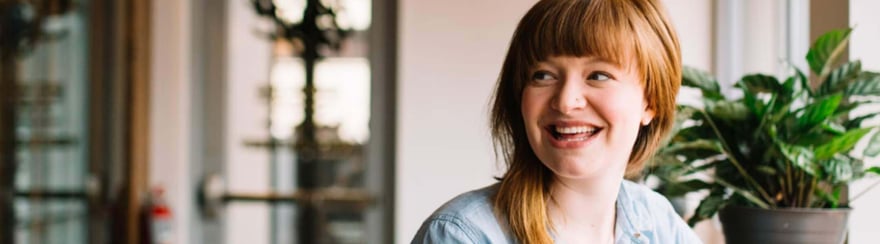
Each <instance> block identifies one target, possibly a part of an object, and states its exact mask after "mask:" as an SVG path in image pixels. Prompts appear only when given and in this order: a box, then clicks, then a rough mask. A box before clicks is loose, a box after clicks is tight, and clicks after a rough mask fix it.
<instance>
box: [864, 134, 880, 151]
mask: <svg viewBox="0 0 880 244" xmlns="http://www.w3.org/2000/svg"><path fill="white" fill-rule="evenodd" d="M878 154H880V132H877V133H874V136H872V137H871V140H870V141H868V146H867V147H865V152H864V155H865V156H868V157H876V156H877V155H878Z"/></svg>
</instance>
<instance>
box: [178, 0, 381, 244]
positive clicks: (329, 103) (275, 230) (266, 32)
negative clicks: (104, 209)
mask: <svg viewBox="0 0 880 244" xmlns="http://www.w3.org/2000/svg"><path fill="white" fill-rule="evenodd" d="M224 2H225V4H222V5H217V4H216V2H211V4H207V1H195V2H193V3H194V6H193V7H192V9H199V10H200V11H199V12H198V13H193V19H195V21H194V23H193V24H194V27H193V28H192V29H194V30H198V34H196V35H194V38H195V39H196V40H194V43H204V45H197V46H194V48H195V49H194V50H193V52H194V53H193V56H194V57H195V60H196V61H195V62H196V63H198V64H199V65H196V67H200V68H201V69H199V70H197V71H196V74H195V77H196V79H195V80H196V84H197V85H196V87H194V88H193V90H194V91H195V94H194V95H193V97H194V99H195V101H194V104H196V105H195V106H194V107H197V108H200V109H194V111H197V112H196V113H198V115H197V119H196V120H197V121H199V122H197V124H199V125H200V126H199V128H197V131H198V132H196V135H195V137H196V139H195V141H196V145H195V148H196V151H197V152H198V153H197V154H198V156H197V157H196V158H197V160H196V161H195V162H194V164H195V165H196V166H195V167H194V169H196V170H194V171H193V172H194V175H193V178H198V179H201V181H199V182H196V183H194V185H193V187H195V188H197V189H199V190H198V191H199V192H201V193H202V194H201V196H200V198H199V199H201V202H200V208H201V209H202V212H203V215H202V217H200V221H198V223H196V224H194V225H193V226H192V227H191V228H192V229H195V230H197V231H199V232H200V233H201V234H200V235H199V238H200V241H201V242H204V243H279V244H280V243H391V242H392V240H391V237H392V233H391V230H392V226H393V223H392V220H393V217H392V215H391V214H392V211H393V202H394V201H393V195H392V192H393V184H394V183H393V178H394V177H393V165H394V164H393V156H392V155H393V151H392V150H393V137H394V135H393V130H394V129H393V128H394V127H393V121H394V116H393V111H394V109H393V108H394V107H393V97H394V87H393V85H394V82H393V73H394V72H393V69H392V67H393V57H394V55H393V54H394V53H393V52H394V46H393V45H389V44H393V41H391V40H393V39H394V36H393V33H394V31H393V28H391V27H393V25H392V24H391V23H392V22H391V21H393V18H392V17H393V15H391V14H392V13H393V12H394V9H395V8H393V5H392V1H368V0H361V1H358V0H353V1H335V2H338V4H347V5H346V6H347V8H348V9H347V10H348V12H349V13H352V12H354V13H353V14H355V16H353V18H360V19H356V20H355V21H361V22H359V23H365V24H361V25H357V24H355V25H356V27H353V28H352V29H353V31H352V32H350V33H349V34H350V35H349V36H348V38H347V39H346V40H345V41H344V42H343V43H342V46H343V48H341V49H340V50H339V51H338V52H323V53H322V54H323V57H322V58H320V59H316V60H312V61H314V63H309V62H310V61H307V60H306V59H305V58H303V57H302V56H301V54H302V50H300V49H298V48H300V47H298V46H297V45H298V44H297V43H291V42H287V41H286V40H275V39H272V38H271V36H272V35H273V34H277V33H276V32H275V31H276V29H275V27H274V26H273V22H272V21H271V20H268V19H267V18H266V17H265V16H260V15H258V14H257V13H258V11H257V9H255V6H253V5H243V4H239V2H237V1H224ZM255 2H260V3H267V4H268V3H269V2H272V1H255ZM274 2H278V3H281V1H274ZM287 2H288V3H294V4H291V5H286V6H281V5H280V4H279V7H280V8H287V9H284V10H279V12H284V13H291V12H303V11H305V10H306V6H307V4H314V3H315V2H318V1H311V0H310V1H306V0H303V1H287ZM322 2H334V1H322ZM296 3H299V4H301V5H298V4H296ZM255 5H256V4H255ZM294 9H295V10H294ZM294 17H295V16H294ZM294 17H291V18H294ZM349 17H352V16H349ZM299 18H302V16H300V17H299ZM364 19H365V21H364ZM232 20H234V21H232ZM218 23H220V24H218ZM218 39H219V40H222V41H216V40H218ZM207 40H212V41H210V42H208V41H207ZM218 60H221V61H218ZM309 66H311V67H313V70H312V72H313V73H312V74H311V75H312V77H314V80H313V82H314V83H313V84H312V85H313V86H312V87H313V88H314V90H312V89H309V88H307V87H309V86H308V85H306V83H307V81H306V80H307V79H306V76H308V75H307V73H309V71H308V70H309V69H308V68H307V67H309ZM304 91H314V92H313V93H312V94H306V92H304ZM309 96H312V97H311V98H307V97H309ZM307 104H312V105H313V107H312V108H311V111H309V110H310V109H307V106H308V105H307ZM309 113H311V115H309ZM307 118H308V119H307ZM303 121H313V122H314V124H311V125H310V126H304V123H303ZM309 134H311V135H309ZM310 136H313V137H314V138H317V141H321V142H320V143H317V145H316V144H310V143H308V142H305V140H304V139H303V137H310ZM315 151H320V152H317V153H315ZM195 242H198V241H195Z"/></svg>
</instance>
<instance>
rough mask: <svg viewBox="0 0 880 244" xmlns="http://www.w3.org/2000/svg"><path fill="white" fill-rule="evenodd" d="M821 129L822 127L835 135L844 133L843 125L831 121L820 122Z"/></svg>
mask: <svg viewBox="0 0 880 244" xmlns="http://www.w3.org/2000/svg"><path fill="white" fill-rule="evenodd" d="M822 129H824V130H825V131H826V132H830V133H831V134H834V135H835V136H839V135H843V133H846V127H843V125H840V124H838V123H834V122H831V121H826V122H825V123H822Z"/></svg>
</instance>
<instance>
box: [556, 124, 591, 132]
mask: <svg viewBox="0 0 880 244" xmlns="http://www.w3.org/2000/svg"><path fill="white" fill-rule="evenodd" d="M593 132H596V128H590V127H588V126H570V127H561V126H556V133H559V134H580V133H590V134H592V133H593Z"/></svg>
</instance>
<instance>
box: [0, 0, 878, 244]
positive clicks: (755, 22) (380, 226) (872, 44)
mask: <svg viewBox="0 0 880 244" xmlns="http://www.w3.org/2000/svg"><path fill="white" fill-rule="evenodd" d="M534 2H535V1H534V0H480V1H469V0H446V1H427V0H254V1H251V0H0V48H2V49H0V57H2V63H0V243H273V244H274V243H408V242H409V240H410V238H412V236H413V235H414V234H415V232H416V230H417V229H418V227H419V226H420V224H421V222H422V221H423V220H424V219H425V218H426V217H427V216H428V215H429V214H430V213H431V212H432V211H433V210H434V209H436V208H437V207H439V206H440V205H441V204H442V203H443V202H445V201H447V200H449V199H451V198H452V197H454V196H455V195H457V194H460V193H463V192H465V191H469V190H472V189H476V188H480V187H482V186H485V185H488V184H492V183H493V182H494V179H493V177H495V176H499V175H500V174H501V172H503V163H501V162H500V161H498V160H497V158H496V157H495V156H494V154H493V151H492V145H491V140H490V137H489V132H488V126H487V125H488V122H487V112H488V109H487V107H488V106H487V104H488V102H489V97H490V95H491V93H492V87H493V85H494V83H495V81H496V78H497V74H498V72H499V70H500V67H501V62H502V59H503V57H504V54H505V52H506V48H507V44H508V42H509V40H510V37H511V35H512V33H513V30H514V28H515V26H516V24H517V21H518V20H519V18H520V17H521V16H522V15H523V14H524V13H525V12H526V11H527V10H528V8H529V7H530V6H531V5H532V4H534ZM664 2H665V4H666V7H667V8H668V10H669V12H670V14H671V17H672V21H673V22H674V25H675V26H676V28H677V30H678V32H679V36H680V38H681V44H682V54H683V56H682V57H683V59H684V64H685V65H689V66H692V67H696V68H699V69H703V70H707V71H710V72H711V73H713V74H715V75H716V76H717V77H718V79H719V80H720V81H721V82H722V83H723V84H727V87H730V86H732V84H733V82H734V81H736V78H737V77H740V76H742V75H743V74H748V73H757V72H761V73H768V74H777V75H782V74H783V73H784V72H785V67H786V65H787V64H788V63H790V64H793V65H795V66H797V67H801V69H802V70H807V69H806V63H805V61H803V60H804V59H803V57H804V54H805V53H806V50H807V49H808V48H809V45H810V40H813V39H815V38H816V37H817V36H818V35H820V34H822V33H824V32H826V31H828V30H831V29H836V28H846V27H855V30H854V32H853V34H852V36H851V42H850V43H851V44H850V46H849V50H848V58H849V59H861V60H862V65H863V67H864V69H866V70H878V69H880V47H878V46H877V44H876V43H877V40H880V16H878V15H876V14H875V13H874V12H873V11H872V10H876V9H880V2H878V1H873V0H835V1H830V0H774V1H766V0H664ZM729 90H730V89H726V90H725V92H727V91H729ZM694 94H695V93H694V92H693V91H689V90H685V91H683V92H682V94H681V97H680V98H679V99H680V101H682V102H687V100H688V99H693V98H689V97H690V96H693V95H694ZM874 124H880V122H878V121H876V120H875V121H874ZM869 164H871V165H878V164H880V160H877V159H873V160H871V161H869ZM869 183H871V182H870V181H868V182H860V183H856V184H853V185H851V186H850V190H851V191H856V192H857V191H861V190H862V189H865V188H867V187H869ZM696 200H698V199H695V200H693V201H696ZM690 205H691V208H693V207H695V203H692V204H690ZM852 206H854V212H853V214H852V216H851V218H850V234H849V243H871V242H872V241H873V240H875V239H876V238H871V236H870V233H871V232H872V231H873V230H875V229H876V227H873V226H872V224H876V223H877V221H876V220H877V219H880V209H878V208H877V207H875V206H880V192H878V191H872V192H868V193H867V194H865V195H864V196H862V197H861V198H860V199H859V201H856V202H853V203H852ZM719 228H720V226H719V225H718V224H717V221H706V222H704V223H701V224H700V225H698V226H697V227H696V229H697V231H698V233H699V234H700V236H701V238H703V240H704V241H706V242H707V243H723V240H722V238H721V237H720V234H719Z"/></svg>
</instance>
